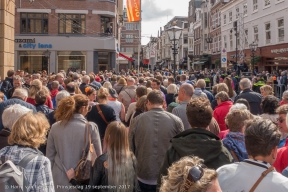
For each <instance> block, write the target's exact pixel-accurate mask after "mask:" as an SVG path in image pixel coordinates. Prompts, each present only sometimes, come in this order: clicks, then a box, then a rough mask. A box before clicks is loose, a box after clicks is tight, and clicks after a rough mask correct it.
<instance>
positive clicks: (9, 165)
mask: <svg viewBox="0 0 288 192" xmlns="http://www.w3.org/2000/svg"><path fill="white" fill-rule="evenodd" d="M36 156H38V155H37V154H29V155H27V156H25V157H24V158H23V159H22V160H21V161H20V162H19V163H18V164H17V165H15V164H14V163H13V162H12V161H10V160H8V161H6V162H5V163H3V164H2V165H1V166H0V191H9V192H16V191H17V192H27V191H29V190H31V189H29V186H30V183H29V181H28V179H27V177H26V176H25V169H24V168H25V167H26V166H27V165H28V163H29V162H30V161H31V160H32V159H33V158H34V157H36Z"/></svg>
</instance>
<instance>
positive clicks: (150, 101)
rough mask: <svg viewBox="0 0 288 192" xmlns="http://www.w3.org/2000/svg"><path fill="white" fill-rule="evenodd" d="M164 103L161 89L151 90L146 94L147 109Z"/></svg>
mask: <svg viewBox="0 0 288 192" xmlns="http://www.w3.org/2000/svg"><path fill="white" fill-rule="evenodd" d="M163 103H164V98H163V96H162V93H161V91H158V90H153V91H151V92H150V93H149V94H148V95H147V109H148V111H149V110H150V109H152V108H155V107H157V108H159V107H162V106H163Z"/></svg>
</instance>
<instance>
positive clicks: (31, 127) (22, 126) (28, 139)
mask: <svg viewBox="0 0 288 192" xmlns="http://www.w3.org/2000/svg"><path fill="white" fill-rule="evenodd" d="M49 128H50V125H49V122H48V120H47V118H46V117H45V115H44V114H42V113H32V112H28V113H26V114H24V115H22V116H21V117H20V118H19V119H18V120H17V121H16V122H15V123H14V124H13V126H12V131H11V134H10V136H9V137H8V143H9V145H13V144H18V145H23V146H27V147H33V148H38V147H39V146H40V145H41V144H43V143H45V142H46V135H47V132H48V129H49Z"/></svg>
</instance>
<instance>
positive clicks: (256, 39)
mask: <svg viewBox="0 0 288 192" xmlns="http://www.w3.org/2000/svg"><path fill="white" fill-rule="evenodd" d="M254 41H255V42H258V26H254Z"/></svg>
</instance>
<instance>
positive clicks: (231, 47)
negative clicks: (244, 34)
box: [230, 34, 233, 51]
mask: <svg viewBox="0 0 288 192" xmlns="http://www.w3.org/2000/svg"><path fill="white" fill-rule="evenodd" d="M230 51H233V36H232V34H230Z"/></svg>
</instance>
